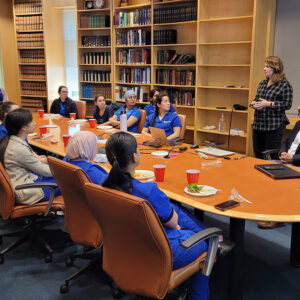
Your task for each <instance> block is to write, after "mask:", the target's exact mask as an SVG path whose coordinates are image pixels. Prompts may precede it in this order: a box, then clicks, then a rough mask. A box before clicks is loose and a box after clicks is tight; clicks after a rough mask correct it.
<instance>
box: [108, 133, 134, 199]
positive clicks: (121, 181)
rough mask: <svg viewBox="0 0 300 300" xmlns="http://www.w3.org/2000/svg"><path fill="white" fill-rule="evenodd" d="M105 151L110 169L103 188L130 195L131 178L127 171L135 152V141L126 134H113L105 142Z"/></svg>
mask: <svg viewBox="0 0 300 300" xmlns="http://www.w3.org/2000/svg"><path fill="white" fill-rule="evenodd" d="M105 151H106V156H107V159H108V161H109V163H110V164H111V165H112V168H111V170H110V172H109V175H108V177H107V179H106V180H105V182H104V183H103V186H104V187H108V188H111V189H115V190H118V191H122V192H125V193H129V194H132V176H131V175H130V173H129V172H128V171H127V169H128V166H129V164H130V162H131V161H132V156H133V154H134V153H136V152H137V142H136V139H135V138H134V137H133V136H132V135H131V134H130V133H127V132H117V133H114V134H113V135H112V136H111V137H110V138H109V139H108V141H107V142H106V145H105Z"/></svg>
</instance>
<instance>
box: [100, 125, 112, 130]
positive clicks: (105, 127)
mask: <svg viewBox="0 0 300 300" xmlns="http://www.w3.org/2000/svg"><path fill="white" fill-rule="evenodd" d="M97 128H98V129H111V128H113V127H112V126H111V125H98V126H97Z"/></svg>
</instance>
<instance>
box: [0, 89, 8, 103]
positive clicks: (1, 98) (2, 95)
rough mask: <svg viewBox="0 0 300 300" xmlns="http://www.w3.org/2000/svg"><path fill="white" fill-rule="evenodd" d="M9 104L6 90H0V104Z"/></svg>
mask: <svg viewBox="0 0 300 300" xmlns="http://www.w3.org/2000/svg"><path fill="white" fill-rule="evenodd" d="M2 102H8V96H7V93H6V91H5V89H4V88H0V103H2Z"/></svg>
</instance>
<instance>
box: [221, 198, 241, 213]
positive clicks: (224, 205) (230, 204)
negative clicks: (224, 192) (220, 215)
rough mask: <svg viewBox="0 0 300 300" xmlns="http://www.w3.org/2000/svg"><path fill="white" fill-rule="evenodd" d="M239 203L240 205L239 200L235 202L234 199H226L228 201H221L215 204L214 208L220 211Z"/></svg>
mask: <svg viewBox="0 0 300 300" xmlns="http://www.w3.org/2000/svg"><path fill="white" fill-rule="evenodd" d="M239 205H240V202H237V201H234V200H228V201H225V202H222V203H219V204H217V205H215V208H216V209H219V210H221V211H225V210H227V209H230V208H234V207H236V206H239Z"/></svg>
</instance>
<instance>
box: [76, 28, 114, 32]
mask: <svg viewBox="0 0 300 300" xmlns="http://www.w3.org/2000/svg"><path fill="white" fill-rule="evenodd" d="M110 29H111V28H110V27H100V28H78V30H79V31H99V30H101V31H102V30H103V31H104V30H105V31H107V30H110Z"/></svg>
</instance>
